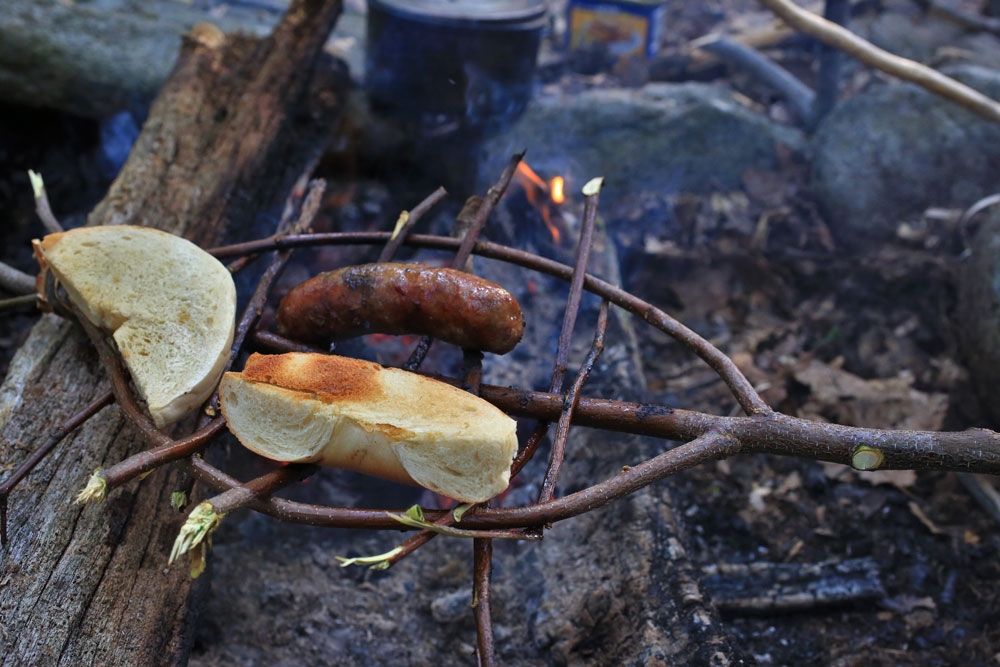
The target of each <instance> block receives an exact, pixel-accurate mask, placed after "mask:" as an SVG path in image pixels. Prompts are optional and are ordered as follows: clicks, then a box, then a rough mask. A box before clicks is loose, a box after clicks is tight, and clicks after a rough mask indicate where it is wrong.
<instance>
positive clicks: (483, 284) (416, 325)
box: [277, 262, 524, 354]
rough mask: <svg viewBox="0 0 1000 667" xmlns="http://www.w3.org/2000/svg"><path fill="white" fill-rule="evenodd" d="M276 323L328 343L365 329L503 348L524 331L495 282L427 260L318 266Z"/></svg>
mask: <svg viewBox="0 0 1000 667" xmlns="http://www.w3.org/2000/svg"><path fill="white" fill-rule="evenodd" d="M277 319H278V331H279V332H280V333H281V335H282V336H286V337H288V338H292V339H294V340H298V341H302V342H307V343H313V344H319V345H328V344H330V343H332V342H334V341H337V340H342V339H345V338H352V337H355V336H361V335H363V334H371V333H384V334H419V335H425V336H433V337H434V338H439V339H441V340H444V341H447V342H449V343H454V344H455V345H458V346H460V347H463V348H468V349H475V350H484V351H486V352H493V353H495V354H506V353H507V352H510V351H511V350H512V349H514V346H515V345H517V343H518V341H520V340H521V335H522V334H523V333H524V316H523V315H522V314H521V307H520V306H519V305H518V303H517V300H516V299H514V297H513V296H512V295H511V293H510V292H508V291H507V290H505V289H503V288H502V287H500V286H499V285H496V284H495V283H491V282H489V281H488V280H483V279H482V278H479V277H477V276H474V275H471V274H468V273H465V272H463V271H457V270H455V269H444V268H436V267H431V266H427V265H425V264H400V263H393V262H381V263H378V264H363V265H360V266H348V267H345V268H342V269H338V270H336V271H330V272H327V273H321V274H320V275H318V276H315V277H314V278H311V279H309V280H307V281H306V282H304V283H302V284H301V285H299V286H297V287H295V288H294V289H292V291H290V292H289V293H288V295H287V296H285V298H284V299H282V301H281V305H280V306H279V308H278V318H277Z"/></svg>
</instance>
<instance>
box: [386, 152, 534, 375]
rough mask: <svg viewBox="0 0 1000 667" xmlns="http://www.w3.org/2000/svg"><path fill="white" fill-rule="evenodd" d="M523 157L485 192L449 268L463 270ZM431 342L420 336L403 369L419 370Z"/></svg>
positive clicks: (516, 158)
mask: <svg viewBox="0 0 1000 667" xmlns="http://www.w3.org/2000/svg"><path fill="white" fill-rule="evenodd" d="M523 157H524V151H521V152H520V153H515V154H514V155H512V156H511V157H510V161H509V162H508V163H507V167H506V168H505V169H504V170H503V173H502V174H500V180H499V181H497V183H496V185H494V186H493V187H491V188H490V189H489V191H487V193H486V197H484V198H483V201H482V203H481V204H480V205H479V209H478V210H477V211H476V215H475V217H473V219H472V224H471V226H470V227H469V229H468V230H467V231H466V232H465V235H464V236H463V237H462V240H461V243H460V244H459V246H458V250H457V251H456V252H455V257H454V258H453V259H452V261H451V268H453V269H458V270H459V271H464V270H465V263H466V261H467V260H468V259H469V256H470V255H471V254H472V249H473V247H475V245H476V240H477V239H478V238H479V233H480V232H481V231H482V230H483V226H484V225H485V224H486V220H487V219H488V218H489V217H490V213H492V212H493V209H494V208H495V207H496V205H497V202H499V201H500V198H501V197H503V194H504V192H506V191H507V187H508V186H509V185H510V180H511V179H512V178H513V177H514V172H515V171H517V165H518V163H519V162H520V161H521V159H522V158H523ZM403 241H406V239H403ZM433 341H434V339H433V338H431V337H430V336H422V337H421V338H420V342H419V343H417V347H416V348H415V349H414V350H413V352H412V353H410V357H409V359H407V360H406V363H405V364H403V368H404V369H406V370H408V371H415V370H417V369H418V368H420V365H421V364H422V363H424V359H425V358H426V357H427V351H428V350H430V347H431V343H432V342H433Z"/></svg>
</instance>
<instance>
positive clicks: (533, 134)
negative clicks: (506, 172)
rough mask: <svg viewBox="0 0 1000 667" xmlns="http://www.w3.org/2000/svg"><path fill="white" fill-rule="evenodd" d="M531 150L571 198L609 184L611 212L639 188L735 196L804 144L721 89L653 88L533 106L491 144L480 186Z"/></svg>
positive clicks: (605, 202) (605, 194)
mask: <svg viewBox="0 0 1000 667" xmlns="http://www.w3.org/2000/svg"><path fill="white" fill-rule="evenodd" d="M524 148H526V149H527V151H528V153H527V156H526V158H525V159H526V160H527V162H528V164H530V165H531V166H532V168H534V169H535V170H536V171H538V172H540V173H541V174H542V175H543V176H544V177H547V178H550V177H552V176H555V175H557V174H559V175H563V176H564V177H566V180H567V187H568V188H572V189H573V191H574V192H578V191H579V188H580V187H582V186H583V184H584V183H586V181H587V180H589V179H590V178H593V177H595V176H604V177H605V182H604V188H603V189H602V191H601V208H602V210H603V211H605V212H608V211H610V210H613V208H614V205H615V203H617V202H618V201H619V200H621V199H623V198H626V197H629V196H631V195H633V194H634V193H636V192H638V191H640V190H644V191H655V192H661V193H663V194H672V193H675V192H710V191H714V190H720V189H721V190H733V189H738V188H739V187H740V183H741V178H742V176H743V173H744V172H745V171H746V170H748V169H751V168H753V169H765V170H777V169H778V167H779V164H780V162H781V158H782V154H783V151H784V149H790V150H791V151H792V152H803V151H804V150H805V142H804V140H803V138H802V135H801V134H800V133H799V132H798V131H797V130H795V129H793V128H790V127H785V126H782V125H780V124H778V123H776V122H774V121H772V120H770V119H769V118H767V117H766V116H764V115H763V114H761V113H759V112H757V111H755V110H753V109H751V108H748V107H747V106H745V105H743V104H741V103H740V102H738V101H737V100H736V98H735V97H734V95H733V92H732V91H731V90H729V89H728V88H725V87H723V86H717V85H708V84H701V83H685V84H670V83H651V84H647V85H646V86H644V87H643V88H640V89H614V90H609V89H608V90H589V91H585V92H582V93H574V92H571V93H564V94H559V95H548V96H543V97H540V98H538V99H536V100H535V101H533V102H532V103H531V105H529V107H528V109H527V111H526V112H525V114H524V115H523V116H522V117H521V119H520V120H519V121H518V122H517V123H516V124H515V125H514V126H513V127H512V128H510V129H509V130H507V131H505V132H504V133H502V135H500V136H499V137H497V138H494V139H492V140H490V141H489V142H487V144H486V145H485V147H484V154H485V157H484V159H483V162H482V168H481V169H480V171H479V173H480V174H481V177H480V178H481V179H482V180H483V183H485V184H487V185H488V184H489V182H490V179H493V178H495V177H496V176H495V175H496V174H498V173H500V171H501V169H502V168H503V165H504V163H505V162H506V160H507V158H508V156H509V155H510V154H511V153H513V152H515V151H517V150H521V149H524Z"/></svg>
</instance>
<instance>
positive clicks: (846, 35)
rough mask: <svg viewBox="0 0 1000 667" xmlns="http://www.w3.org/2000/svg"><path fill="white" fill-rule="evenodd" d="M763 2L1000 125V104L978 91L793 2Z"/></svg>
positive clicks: (863, 59)
mask: <svg viewBox="0 0 1000 667" xmlns="http://www.w3.org/2000/svg"><path fill="white" fill-rule="evenodd" d="M760 2H761V4H763V5H764V6H765V7H767V8H768V9H770V10H771V11H773V12H774V13H775V14H777V15H778V16H780V17H781V18H782V19H784V20H785V21H786V22H787V23H788V24H789V25H790V26H792V27H793V28H795V29H796V30H800V31H802V32H804V33H806V34H807V35H810V36H811V37H815V38H816V39H818V40H819V41H821V42H823V43H824V44H827V45H829V46H832V47H834V48H836V49H840V50H841V51H843V52H844V53H847V54H848V55H851V56H853V57H854V58H857V59H858V60H859V61H861V62H862V63H864V64H866V65H868V66H869V67H874V68H875V69H878V70H881V71H883V72H886V73H887V74H891V75H893V76H895V77H898V78H900V79H903V80H904V81H909V82H910V83H915V84H917V85H918V86H921V87H922V88H925V89H927V90H928V91H930V92H932V93H934V94H935V95H939V96H941V97H943V98H945V99H947V100H950V101H952V102H954V103H955V104H958V105H959V106H962V107H965V108H966V109H968V110H969V111H972V112H973V113H976V114H978V115H980V116H982V117H983V118H985V119H987V120H991V121H993V122H994V123H1000V103H997V102H996V101H995V100H992V99H990V98H989V97H987V96H986V95H983V94H982V93H980V92H979V91H977V90H975V89H974V88H971V87H969V86H967V85H965V84H964V83H960V82H959V81H956V80H955V79H953V78H951V77H949V76H945V75H944V74H941V73H940V72H938V71H937V70H934V69H931V68H930V67H927V66H926V65H921V64H920V63H918V62H915V61H913V60H909V59H908V58H903V57H901V56H897V55H895V54H892V53H889V52H888V51H885V50H884V49H880V48H879V47H877V46H875V45H874V44H872V43H871V42H869V41H868V40H866V39H863V38H861V37H859V36H857V35H855V34H854V33H853V32H851V31H850V30H847V29H846V28H843V27H841V26H839V25H837V24H836V23H834V22H832V21H828V20H826V19H825V18H823V17H822V16H818V15H817V14H814V13H812V12H810V11H806V10H805V9H802V8H801V7H799V6H798V5H796V4H795V3H794V2H792V0H760Z"/></svg>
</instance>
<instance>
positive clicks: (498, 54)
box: [366, 0, 546, 133]
mask: <svg viewBox="0 0 1000 667" xmlns="http://www.w3.org/2000/svg"><path fill="white" fill-rule="evenodd" d="M545 22H546V6H545V2H544V0H370V1H369V3H368V54H367V64H366V79H367V86H368V89H369V91H370V94H371V98H372V101H373V103H374V104H375V105H376V106H380V107H383V108H388V109H390V110H396V111H398V112H402V113H403V114H405V116H406V117H407V118H409V119H410V120H413V121H418V122H419V123H420V124H421V126H423V127H424V128H427V127H428V126H430V127H436V128H438V129H439V130H440V132H441V133H447V132H448V131H449V130H459V129H462V130H473V131H476V130H482V131H485V130H488V129H491V128H497V127H501V126H503V124H504V123H505V122H508V121H510V120H513V119H514V118H516V117H517V116H518V115H519V114H520V113H521V112H522V111H523V110H524V108H525V106H526V105H527V103H528V101H529V100H530V99H531V92H532V85H533V77H534V73H535V60H536V58H537V56H538V45H539V42H540V41H541V35H542V28H543V27H544V25H545Z"/></svg>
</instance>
